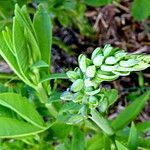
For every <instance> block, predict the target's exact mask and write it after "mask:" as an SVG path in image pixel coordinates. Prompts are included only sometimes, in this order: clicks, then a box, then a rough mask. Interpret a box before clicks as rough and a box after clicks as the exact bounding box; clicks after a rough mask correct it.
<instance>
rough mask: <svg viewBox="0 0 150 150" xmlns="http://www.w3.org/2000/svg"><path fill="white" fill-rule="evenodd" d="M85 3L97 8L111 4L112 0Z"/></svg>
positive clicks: (87, 1) (90, 0)
mask: <svg viewBox="0 0 150 150" xmlns="http://www.w3.org/2000/svg"><path fill="white" fill-rule="evenodd" d="M84 1H85V3H86V4H87V5H90V6H95V7H98V6H104V5H107V4H110V3H111V2H112V0H95V1H93V0H84Z"/></svg>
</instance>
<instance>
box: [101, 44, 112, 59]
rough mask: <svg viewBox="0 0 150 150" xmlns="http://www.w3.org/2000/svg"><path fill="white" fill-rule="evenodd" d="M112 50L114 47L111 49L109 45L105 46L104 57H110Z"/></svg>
mask: <svg viewBox="0 0 150 150" xmlns="http://www.w3.org/2000/svg"><path fill="white" fill-rule="evenodd" d="M112 50H113V47H111V46H110V45H109V44H108V45H105V46H104V49H103V55H104V56H105V57H108V56H109V55H110V54H111V52H112Z"/></svg>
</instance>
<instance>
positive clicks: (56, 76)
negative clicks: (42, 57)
mask: <svg viewBox="0 0 150 150" xmlns="http://www.w3.org/2000/svg"><path fill="white" fill-rule="evenodd" d="M52 79H68V76H67V75H66V73H54V74H50V75H48V76H46V77H44V78H43V79H41V81H40V82H41V83H42V82H45V81H48V80H52Z"/></svg>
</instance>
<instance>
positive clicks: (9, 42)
mask: <svg viewBox="0 0 150 150" xmlns="http://www.w3.org/2000/svg"><path fill="white" fill-rule="evenodd" d="M2 34H3V37H4V40H5V42H6V45H7V46H8V48H9V50H10V51H11V52H12V54H13V55H14V49H13V43H12V33H11V31H10V30H9V28H8V27H6V29H5V30H3V31H2Z"/></svg>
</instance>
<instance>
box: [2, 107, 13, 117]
mask: <svg viewBox="0 0 150 150" xmlns="http://www.w3.org/2000/svg"><path fill="white" fill-rule="evenodd" d="M0 117H14V116H13V113H12V111H11V110H10V109H9V108H6V107H4V106H1V105H0Z"/></svg>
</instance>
